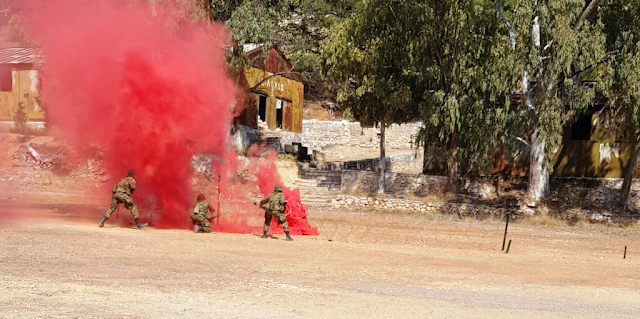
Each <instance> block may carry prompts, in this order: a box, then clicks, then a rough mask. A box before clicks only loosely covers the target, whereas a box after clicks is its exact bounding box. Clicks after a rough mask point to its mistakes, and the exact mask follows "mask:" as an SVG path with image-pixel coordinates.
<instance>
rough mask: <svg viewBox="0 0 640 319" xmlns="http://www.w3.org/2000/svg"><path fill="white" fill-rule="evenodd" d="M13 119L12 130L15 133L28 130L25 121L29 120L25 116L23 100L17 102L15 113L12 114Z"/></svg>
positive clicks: (22, 132) (23, 132) (24, 132)
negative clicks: (13, 126)
mask: <svg viewBox="0 0 640 319" xmlns="http://www.w3.org/2000/svg"><path fill="white" fill-rule="evenodd" d="M13 120H14V121H15V128H14V131H15V132H16V133H20V134H26V133H27V132H28V131H29V126H28V125H27V121H28V120H29V118H28V117H27V112H26V107H25V105H24V102H22V101H20V103H18V107H17V108H16V114H15V115H14V116H13Z"/></svg>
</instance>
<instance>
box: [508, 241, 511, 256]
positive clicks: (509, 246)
mask: <svg viewBox="0 0 640 319" xmlns="http://www.w3.org/2000/svg"><path fill="white" fill-rule="evenodd" d="M509 248H511V239H509V245H507V254H508V253H509Z"/></svg>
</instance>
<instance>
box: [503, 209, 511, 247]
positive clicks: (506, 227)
mask: <svg viewBox="0 0 640 319" xmlns="http://www.w3.org/2000/svg"><path fill="white" fill-rule="evenodd" d="M509 216H510V214H507V224H506V225H505V226H504V238H502V249H501V250H502V251H504V244H505V242H506V241H507V229H508V228H509Z"/></svg>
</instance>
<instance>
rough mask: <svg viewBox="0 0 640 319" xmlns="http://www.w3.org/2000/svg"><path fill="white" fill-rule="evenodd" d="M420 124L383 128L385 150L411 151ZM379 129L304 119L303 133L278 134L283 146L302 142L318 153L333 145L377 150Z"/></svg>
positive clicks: (348, 123) (283, 132)
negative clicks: (384, 130)
mask: <svg viewBox="0 0 640 319" xmlns="http://www.w3.org/2000/svg"><path fill="white" fill-rule="evenodd" d="M420 125H421V124H420V123H407V124H401V125H398V124H392V125H391V126H389V127H388V128H387V129H386V133H385V143H386V147H387V148H403V149H406V148H410V147H411V146H412V145H413V142H414V140H415V136H416V134H418V131H419V130H420ZM272 133H273V134H276V132H272ZM378 134H380V128H379V127H362V125H361V124H360V122H350V121H347V120H343V121H319V120H303V121H302V134H297V133H291V132H285V131H280V132H277V135H278V136H280V139H281V141H282V143H283V144H291V143H292V142H297V143H302V145H303V146H305V147H308V148H309V153H310V154H311V152H312V151H313V150H321V149H322V148H324V147H328V146H333V145H344V146H351V147H363V148H378V147H379V146H380V137H379V136H378Z"/></svg>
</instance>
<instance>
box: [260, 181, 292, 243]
mask: <svg viewBox="0 0 640 319" xmlns="http://www.w3.org/2000/svg"><path fill="white" fill-rule="evenodd" d="M285 204H286V199H285V197H284V194H282V186H280V185H276V186H275V187H274V188H273V193H271V194H269V196H267V197H265V198H264V199H263V200H261V201H260V207H262V208H264V209H265V211H264V227H263V228H262V230H263V233H262V238H267V232H268V231H269V225H270V224H271V218H272V217H273V216H276V218H277V219H278V222H279V223H280V224H281V225H282V228H283V229H284V233H285V234H287V240H293V238H291V236H289V224H288V223H287V217H286V216H285V215H284V208H285Z"/></svg>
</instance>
